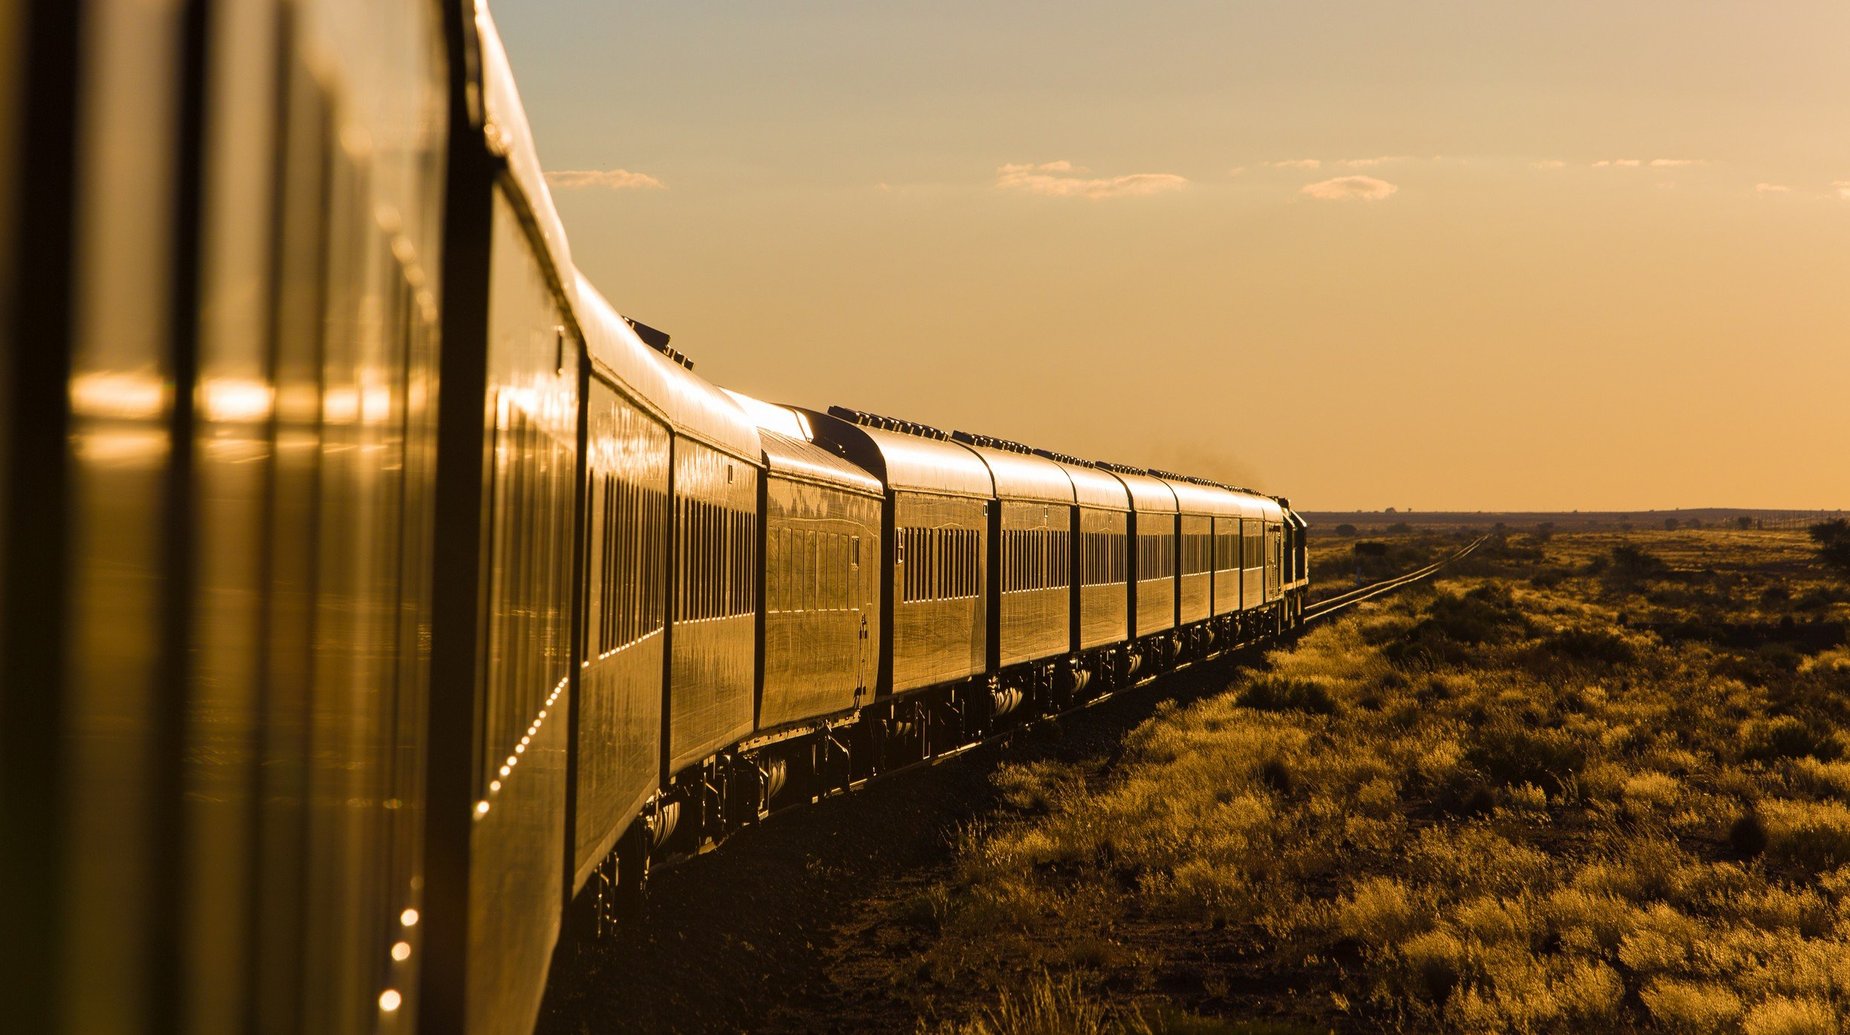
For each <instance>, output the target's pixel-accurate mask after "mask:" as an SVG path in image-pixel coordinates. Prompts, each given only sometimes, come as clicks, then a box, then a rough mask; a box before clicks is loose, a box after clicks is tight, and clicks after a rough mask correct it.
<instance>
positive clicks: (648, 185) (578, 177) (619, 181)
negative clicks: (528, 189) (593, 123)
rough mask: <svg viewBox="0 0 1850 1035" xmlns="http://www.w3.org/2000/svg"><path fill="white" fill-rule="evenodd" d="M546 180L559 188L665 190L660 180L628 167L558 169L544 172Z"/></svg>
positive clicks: (665, 187)
mask: <svg viewBox="0 0 1850 1035" xmlns="http://www.w3.org/2000/svg"><path fill="white" fill-rule="evenodd" d="M546 182H547V183H550V184H552V185H553V186H554V187H555V188H557V189H559V190H587V189H592V188H602V189H604V190H638V189H640V190H665V189H667V186H666V185H665V184H663V183H662V181H660V180H658V179H656V178H655V177H653V176H650V175H649V174H648V173H639V172H630V171H629V170H628V169H602V170H599V169H560V170H558V171H557V172H549V173H547V174H546Z"/></svg>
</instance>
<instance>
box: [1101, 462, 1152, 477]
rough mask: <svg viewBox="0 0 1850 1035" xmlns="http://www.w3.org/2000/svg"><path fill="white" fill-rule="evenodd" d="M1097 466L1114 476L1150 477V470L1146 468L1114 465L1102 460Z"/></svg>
mask: <svg viewBox="0 0 1850 1035" xmlns="http://www.w3.org/2000/svg"><path fill="white" fill-rule="evenodd" d="M1097 466H1099V467H1102V468H1104V469H1105V470H1107V471H1110V472H1112V473H1113V474H1142V475H1148V474H1149V473H1150V471H1149V468H1146V467H1132V466H1131V465H1129V464H1113V463H1107V462H1106V461H1104V460H1100V461H1099V462H1098V465H1097Z"/></svg>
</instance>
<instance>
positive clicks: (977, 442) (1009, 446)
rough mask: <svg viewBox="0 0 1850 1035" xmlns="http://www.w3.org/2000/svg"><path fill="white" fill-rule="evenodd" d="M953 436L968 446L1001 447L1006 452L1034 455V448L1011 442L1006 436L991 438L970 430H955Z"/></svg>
mask: <svg viewBox="0 0 1850 1035" xmlns="http://www.w3.org/2000/svg"><path fill="white" fill-rule="evenodd" d="M951 437H952V438H954V439H956V440H957V441H959V442H962V443H963V444H964V445H966V446H981V447H983V448H984V449H1000V450H1002V451H1003V452H1005V453H1023V454H1026V455H1030V456H1031V455H1033V453H1034V450H1032V449H1029V448H1028V447H1027V446H1024V445H1022V444H1021V443H1019V442H1010V441H1009V440H1008V439H1006V438H991V437H990V436H988V435H973V434H971V433H970V432H968V431H953V432H951Z"/></svg>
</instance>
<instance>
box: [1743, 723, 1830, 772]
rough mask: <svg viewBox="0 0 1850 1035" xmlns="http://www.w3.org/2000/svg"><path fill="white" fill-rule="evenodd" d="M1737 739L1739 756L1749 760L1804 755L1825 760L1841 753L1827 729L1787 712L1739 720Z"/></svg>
mask: <svg viewBox="0 0 1850 1035" xmlns="http://www.w3.org/2000/svg"><path fill="white" fill-rule="evenodd" d="M1741 740H1742V745H1741V757H1742V758H1744V759H1747V760H1748V761H1752V762H1774V761H1778V760H1780V759H1783V758H1805V757H1808V756H1809V757H1811V758H1817V759H1821V760H1823V761H1826V762H1829V761H1831V760H1833V759H1835V758H1837V757H1838V756H1839V755H1841V754H1843V745H1841V744H1839V743H1838V742H1837V738H1835V737H1833V736H1832V735H1831V731H1830V730H1828V729H1825V728H1824V727H1823V726H1814V725H1812V724H1810V723H1807V722H1805V721H1804V720H1802V719H1799V718H1796V717H1794V716H1791V715H1777V716H1774V717H1773V718H1771V719H1750V720H1748V721H1747V722H1744V723H1742V724H1741Z"/></svg>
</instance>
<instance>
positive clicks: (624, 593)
mask: <svg viewBox="0 0 1850 1035" xmlns="http://www.w3.org/2000/svg"><path fill="white" fill-rule="evenodd" d="M602 495H603V505H602V507H601V510H602V514H601V515H600V521H601V525H602V528H603V555H602V556H601V557H600V558H599V559H598V629H597V652H598V653H599V654H604V653H607V652H609V651H612V650H615V649H616V648H618V647H621V646H623V645H624V644H626V643H634V642H635V641H637V640H640V639H642V638H643V637H644V636H647V635H648V634H649V633H652V632H654V631H656V630H657V629H660V628H661V627H662V619H663V615H662V610H663V608H662V564H663V560H662V558H663V555H664V553H665V551H664V550H663V549H662V540H663V533H664V532H665V531H666V530H667V528H668V494H667V493H665V492H660V491H658V490H655V489H650V488H646V487H644V486H641V485H637V484H635V483H633V482H627V481H621V480H619V479H618V478H617V476H616V475H614V474H606V475H605V476H604V482H603V493H602Z"/></svg>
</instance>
